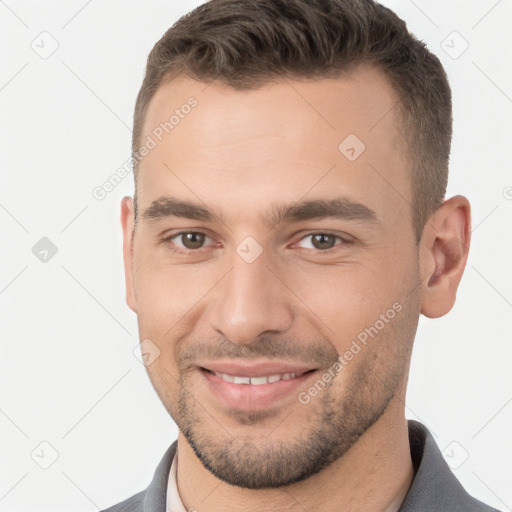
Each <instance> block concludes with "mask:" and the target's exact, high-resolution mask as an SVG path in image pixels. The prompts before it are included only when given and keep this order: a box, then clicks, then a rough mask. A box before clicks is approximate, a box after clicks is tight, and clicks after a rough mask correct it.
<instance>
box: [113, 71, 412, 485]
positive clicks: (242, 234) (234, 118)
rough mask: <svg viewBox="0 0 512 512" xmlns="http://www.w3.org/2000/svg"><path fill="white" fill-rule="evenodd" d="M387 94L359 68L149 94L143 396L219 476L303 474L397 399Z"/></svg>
mask: <svg viewBox="0 0 512 512" xmlns="http://www.w3.org/2000/svg"><path fill="white" fill-rule="evenodd" d="M190 98H193V99H192V100H190ZM396 102H397V97H396V95H395V92H394V90H393V88H392V87H391V86H390V85H389V84H388V82H387V81H386V79H385V77H384V76H383V75H382V73H381V72H380V71H378V70H375V69H372V68H369V67H360V68H358V69H357V70H356V71H354V72H352V73H351V74H350V75H349V76H346V77H343V78H339V79H322V80H317V81H292V80H287V81H280V82H276V83H273V84H268V85H266V86H264V87H262V88H259V89H257V90H252V91H235V90H232V89H229V88H228V87H226V86H223V85H220V84H219V85H215V84H211V85H209V86H207V85H206V84H204V83H198V82H195V81H192V80H190V79H187V78H179V79H175V80H174V81H173V82H171V83H170V84H167V85H165V86H162V87H161V88H160V89H159V90H158V91H157V92H156V95H155V96H154V97H153V99H152V101H151V103H150V106H149V110H148V112H147V116H146V119H145V125H144V133H143V134H142V137H141V145H142V144H144V143H145V142H148V141H149V140H150V139H151V140H153V142H155V144H152V143H148V144H147V146H148V147H149V146H152V147H151V149H150V150H149V151H148V152H147V155H146V156H145V157H144V159H143V160H142V161H141V163H140V167H139V176H138V186H137V197H138V221H137V226H136V230H135V234H134V239H133V242H134V243H133V252H132V251H131V250H129V251H128V250H125V258H126V279H127V302H128V304H129V306H130V307H131V308H132V309H133V310H134V311H135V312H136V313H137V317H138V324H139V335H140V339H141V341H143V340H145V341H143V344H145V345H143V347H144V346H145V347H146V348H148V352H149V354H150V356H149V359H148V364H147V371H148V374H149V377H150V379H151V382H152V384H153V386H154V388H155V390H156V392H157V393H158V396H159V397H160V399H161V401H162V403H163V404H164V406H165V407H166V409H167V411H168V412H169V413H170V415H171V416H172V418H173V419H174V421H175V422H176V424H177V425H178V427H179V429H180V432H181V434H180V435H183V436H185V439H186V440H187V442H188V443H189V445H190V446H191V447H192V449H193V450H194V452H195V453H196V455H197V457H198V458H199V459H200V461H201V462H202V464H203V465H204V467H205V468H207V469H208V470H209V471H210V472H211V473H213V474H214V475H215V476H217V477H218V478H220V479H221V480H224V481H225V482H228V483H230V484H232V485H237V486H240V487H247V488H253V489H260V488H266V487H277V486H281V485H286V484H290V483H293V482H297V481H300V480H302V479H304V478H307V477H309V476H311V475H314V474H315V473H318V472H319V471H321V470H322V469H323V468H324V467H326V466H327V465H329V464H330V463H332V462H333V461H335V460H337V459H339V458H340V457H341V456H342V455H343V454H344V453H346V451H347V450H348V449H349V448H350V447H351V446H352V445H353V444H354V443H355V442H356V441H357V440H358V439H359V438H360V437H361V436H362V435H363V434H364V433H365V432H366V431H367V430H368V429H369V427H371V426H372V425H373V424H375V422H376V421H377V420H378V419H379V418H380V417H381V416H382V415H383V414H386V411H389V409H390V404H391V403H393V401H394V400H399V399H401V400H403V399H404V396H403V394H404V388H405V382H406V380H407V369H408V361H409V357H410V350H411V346H412V342H413V339H414V336H415V332H416V327H417V322H418V316H419V313H420V305H419V304H420V289H419V287H418V283H419V279H420V277H419V267H418V248H417V246H416V243H415V239H414V233H413V228H412V211H411V206H410V203H411V200H412V190H411V183H410V178H409V176H410V168H409V166H408V162H407V161H406V158H405V157H404V154H403V151H402V148H403V145H402V144H403V143H402V141H401V139H400V136H399V134H398V130H397V127H398V126H399V118H398V111H397V105H396ZM187 104H188V105H189V107H190V108H188V107H185V105H187ZM173 114H174V119H172V120H171V123H172V128H169V126H170V125H169V124H167V125H162V123H166V122H168V123H169V119H170V116H172V115H173ZM162 126H166V127H167V131H168V133H167V134H166V133H165V129H164V130H163V134H162ZM162 135H163V136H162ZM148 137H149V138H148ZM160 139H161V140H160ZM122 215H123V226H124V228H125V241H126V240H129V239H130V235H131V229H132V227H133V205H132V204H131V201H130V200H129V199H127V200H126V201H124V202H123V213H122ZM294 374H295V375H294ZM269 376H270V379H269ZM277 379H279V380H277ZM262 461H263V462H262Z"/></svg>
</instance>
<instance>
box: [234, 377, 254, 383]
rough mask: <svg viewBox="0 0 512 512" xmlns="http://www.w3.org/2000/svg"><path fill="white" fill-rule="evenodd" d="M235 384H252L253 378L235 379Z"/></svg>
mask: <svg viewBox="0 0 512 512" xmlns="http://www.w3.org/2000/svg"><path fill="white" fill-rule="evenodd" d="M233 382H234V383H235V384H250V383H251V378H250V377H233Z"/></svg>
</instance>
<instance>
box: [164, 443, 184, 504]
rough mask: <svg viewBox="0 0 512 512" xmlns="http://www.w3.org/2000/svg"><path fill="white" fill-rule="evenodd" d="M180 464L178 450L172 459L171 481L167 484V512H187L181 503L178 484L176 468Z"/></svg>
mask: <svg viewBox="0 0 512 512" xmlns="http://www.w3.org/2000/svg"><path fill="white" fill-rule="evenodd" d="M177 462H178V450H176V452H175V454H174V457H173V459H172V464H171V469H170V470H169V480H168V482H167V504H166V512H187V510H186V508H185V506H184V505H183V502H182V501H181V497H180V494H179V492H178V486H177V484H176V466H177Z"/></svg>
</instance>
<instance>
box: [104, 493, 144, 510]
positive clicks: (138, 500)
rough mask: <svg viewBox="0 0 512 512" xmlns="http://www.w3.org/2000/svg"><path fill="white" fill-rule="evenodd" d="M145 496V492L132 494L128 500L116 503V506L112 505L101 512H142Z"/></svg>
mask: <svg viewBox="0 0 512 512" xmlns="http://www.w3.org/2000/svg"><path fill="white" fill-rule="evenodd" d="M145 495H146V490H144V491H141V492H139V493H137V494H134V495H133V496H131V497H130V498H127V499H126V500H124V501H122V502H121V503H118V504H117V505H113V506H112V507H109V508H107V509H105V510H102V511H101V512H139V511H140V512H142V510H143V508H142V506H143V503H144V496H145Z"/></svg>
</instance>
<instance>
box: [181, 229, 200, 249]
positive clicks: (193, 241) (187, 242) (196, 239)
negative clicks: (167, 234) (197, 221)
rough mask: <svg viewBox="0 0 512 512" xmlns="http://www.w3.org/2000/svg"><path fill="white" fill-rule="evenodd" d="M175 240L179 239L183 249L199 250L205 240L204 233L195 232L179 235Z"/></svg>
mask: <svg viewBox="0 0 512 512" xmlns="http://www.w3.org/2000/svg"><path fill="white" fill-rule="evenodd" d="M177 238H180V239H181V242H182V244H183V246H184V247H185V249H190V250H193V249H200V248H201V247H202V246H203V244H204V240H205V238H206V235H205V234H204V233H197V232H189V233H180V234H179V235H178V236H177Z"/></svg>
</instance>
